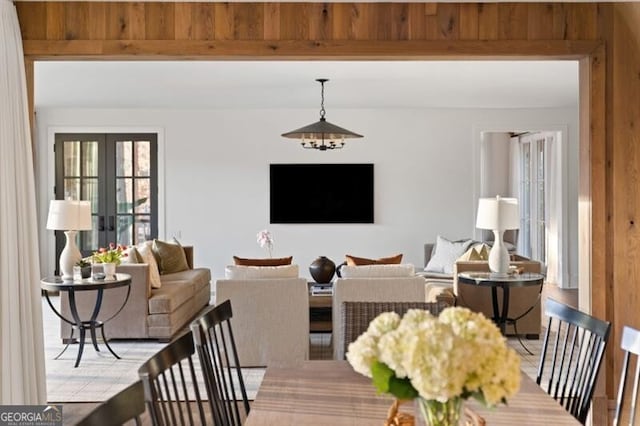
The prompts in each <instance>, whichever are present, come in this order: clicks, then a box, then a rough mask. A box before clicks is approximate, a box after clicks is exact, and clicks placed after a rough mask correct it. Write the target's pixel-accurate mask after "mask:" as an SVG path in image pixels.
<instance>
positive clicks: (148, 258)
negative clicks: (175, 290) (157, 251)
mask: <svg viewBox="0 0 640 426" xmlns="http://www.w3.org/2000/svg"><path fill="white" fill-rule="evenodd" d="M151 244H152V243H151V241H145V242H144V243H142V244H141V245H139V246H137V247H136V249H137V250H138V253H140V256H142V263H147V264H148V265H149V282H150V283H151V288H160V287H162V281H160V271H158V263H157V262H156V258H155V256H154V255H153V249H152V248H151Z"/></svg>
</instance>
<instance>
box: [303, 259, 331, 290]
mask: <svg viewBox="0 0 640 426" xmlns="http://www.w3.org/2000/svg"><path fill="white" fill-rule="evenodd" d="M335 272H336V264H335V263H333V261H332V260H331V259H329V258H328V257H326V256H320V257H319V258H317V259H316V260H314V261H313V262H312V263H311V265H309V273H310V274H311V276H312V277H313V279H314V280H315V282H317V283H318V284H326V283H330V282H331V278H333V274H334V273H335Z"/></svg>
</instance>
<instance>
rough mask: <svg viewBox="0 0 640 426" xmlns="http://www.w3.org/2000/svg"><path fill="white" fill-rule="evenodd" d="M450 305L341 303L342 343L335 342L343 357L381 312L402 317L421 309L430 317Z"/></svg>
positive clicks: (438, 303) (444, 303)
mask: <svg viewBox="0 0 640 426" xmlns="http://www.w3.org/2000/svg"><path fill="white" fill-rule="evenodd" d="M449 306H450V305H449V304H448V303H446V302H443V301H438V302H342V306H341V312H340V317H341V321H340V327H341V329H342V333H341V336H342V341H340V342H336V344H339V345H340V346H341V348H342V351H341V352H342V354H343V357H345V356H346V354H347V349H348V347H349V344H350V343H351V342H353V341H355V340H356V339H357V338H358V336H360V335H361V334H362V333H364V332H365V331H367V328H369V323H370V322H371V321H372V320H373V319H374V318H375V317H377V316H378V315H380V314H381V313H383V312H395V313H397V314H398V315H400V316H402V315H404V314H405V313H406V312H407V311H408V310H409V309H423V310H426V311H429V312H431V314H432V315H439V314H440V312H442V311H443V310H444V309H445V308H448V307H449Z"/></svg>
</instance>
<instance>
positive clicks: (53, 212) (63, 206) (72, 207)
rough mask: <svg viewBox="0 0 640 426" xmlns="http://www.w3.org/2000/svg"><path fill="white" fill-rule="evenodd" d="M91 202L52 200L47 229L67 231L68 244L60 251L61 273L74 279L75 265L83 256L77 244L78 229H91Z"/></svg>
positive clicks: (65, 277)
mask: <svg viewBox="0 0 640 426" xmlns="http://www.w3.org/2000/svg"><path fill="white" fill-rule="evenodd" d="M91 225H92V224H91V203H90V202H89V201H79V200H51V203H50V204H49V215H48V217H47V229H51V230H56V231H65V232H64V235H65V237H66V244H65V246H64V249H63V250H62V253H60V275H61V276H62V279H63V280H71V279H73V265H75V264H76V262H77V261H79V260H80V259H81V258H82V255H81V254H80V250H79V249H78V246H77V245H76V233H77V231H88V230H90V229H91Z"/></svg>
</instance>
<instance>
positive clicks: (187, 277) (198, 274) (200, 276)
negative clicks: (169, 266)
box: [160, 268, 211, 292]
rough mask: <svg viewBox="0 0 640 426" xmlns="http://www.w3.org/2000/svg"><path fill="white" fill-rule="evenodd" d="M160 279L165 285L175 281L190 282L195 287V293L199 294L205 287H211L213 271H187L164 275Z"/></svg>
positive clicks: (207, 269) (196, 269) (203, 269)
mask: <svg viewBox="0 0 640 426" xmlns="http://www.w3.org/2000/svg"><path fill="white" fill-rule="evenodd" d="M160 279H161V280H162V284H163V285H164V284H166V283H171V282H174V281H188V282H190V283H193V285H194V286H195V287H194V291H195V292H198V291H200V290H201V289H203V288H204V287H207V286H209V283H210V282H211V271H210V270H209V268H195V269H187V270H186V271H180V272H174V273H173V274H165V275H162V276H161V277H160Z"/></svg>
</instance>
